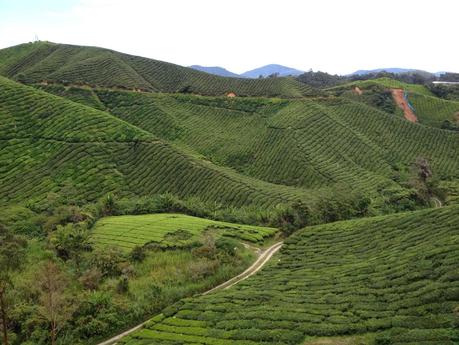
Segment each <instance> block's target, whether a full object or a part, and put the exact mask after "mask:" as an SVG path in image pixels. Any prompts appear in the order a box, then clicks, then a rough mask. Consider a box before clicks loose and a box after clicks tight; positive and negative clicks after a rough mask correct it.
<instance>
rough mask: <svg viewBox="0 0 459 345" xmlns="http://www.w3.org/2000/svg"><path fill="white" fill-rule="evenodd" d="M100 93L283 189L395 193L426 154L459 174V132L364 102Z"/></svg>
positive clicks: (185, 142)
mask: <svg viewBox="0 0 459 345" xmlns="http://www.w3.org/2000/svg"><path fill="white" fill-rule="evenodd" d="M45 89H46V88H45ZM94 92H95V94H96V95H97V97H98V99H99V100H100V102H101V103H102V104H103V106H104V107H106V109H107V110H108V111H110V112H111V113H112V114H113V115H115V116H117V117H119V118H120V119H122V120H124V121H126V122H128V123H131V124H133V125H135V126H137V127H139V128H142V129H144V130H145V131H148V132H149V133H152V134H154V135H155V136H158V137H160V138H162V139H164V140H167V141H171V142H173V143H175V144H177V145H178V146H179V147H181V148H184V149H186V150H190V149H192V150H193V151H194V152H196V153H197V154H198V155H200V156H204V157H205V158H206V159H208V160H210V161H212V162H213V163H215V164H216V165H219V166H222V165H223V166H227V167H231V168H233V169H235V170H236V171H238V172H240V173H241V174H244V175H249V176H252V177H255V178H257V179H261V180H264V181H266V182H271V183H275V184H282V185H289V186H296V187H302V188H314V189H318V188H321V187H329V186H333V185H335V184H340V185H347V186H352V188H357V189H360V190H363V191H365V192H370V193H371V192H373V193H374V192H375V191H376V190H382V189H385V188H393V187H395V186H396V183H395V182H394V181H393V179H392V177H393V176H394V175H395V174H397V173H398V172H399V170H400V169H403V167H409V166H410V164H412V163H413V162H414V161H415V160H416V158H417V157H419V156H422V157H428V159H429V162H430V163H431V165H432V166H433V168H434V171H435V173H436V174H437V175H440V176H443V177H447V176H457V174H458V171H459V165H458V164H459V163H458V161H459V158H458V157H459V145H458V143H459V136H458V133H454V132H439V131H437V130H433V129H431V128H426V127H423V126H418V125H415V124H411V123H407V122H406V121H404V120H403V119H399V118H396V117H394V116H392V115H390V114H386V113H383V112H381V111H378V110H375V109H374V108H372V107H368V106H365V105H363V104H361V103H359V102H351V101H346V100H345V99H322V98H314V99H307V100H282V99H260V98H237V99H228V98H221V97H202V96H185V95H157V94H151V93H135V92H124V91H109V90H103V89H97V90H95V91H94ZM203 128H205V129H206V130H205V131H203V130H202V129H203ZM328 143H333V144H331V145H330V144H328Z"/></svg>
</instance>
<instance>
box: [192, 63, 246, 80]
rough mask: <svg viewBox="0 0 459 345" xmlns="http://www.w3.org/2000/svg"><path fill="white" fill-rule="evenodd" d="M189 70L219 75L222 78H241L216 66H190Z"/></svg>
mask: <svg viewBox="0 0 459 345" xmlns="http://www.w3.org/2000/svg"><path fill="white" fill-rule="evenodd" d="M190 68H193V69H195V70H198V71H201V72H206V73H210V74H215V75H219V76H222V77H237V78H240V77H241V76H240V75H239V74H236V73H233V72H230V71H228V70H227V69H225V68H223V67H218V66H213V67H207V66H200V65H192V66H190Z"/></svg>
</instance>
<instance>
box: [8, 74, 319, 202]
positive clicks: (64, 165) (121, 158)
mask: <svg viewBox="0 0 459 345" xmlns="http://www.w3.org/2000/svg"><path fill="white" fill-rule="evenodd" d="M0 119H1V120H0V123H1V125H0V160H1V162H2V166H1V170H0V181H1V184H0V185H1V186H0V198H1V200H2V201H3V202H9V203H11V202H22V201H25V200H28V199H30V198H39V199H40V198H44V197H45V196H46V194H47V193H48V192H58V191H59V190H60V189H62V188H63V186H64V185H65V184H67V183H70V184H71V185H73V186H75V187H76V188H77V189H78V193H79V194H80V196H81V197H82V198H83V199H84V200H86V201H89V200H94V199H96V198H99V197H100V196H102V195H104V194H105V193H108V192H119V193H121V194H122V195H127V196H129V195H152V194H158V193H164V192H170V193H174V194H176V195H178V196H183V197H190V196H197V197H199V198H200V199H201V200H208V201H212V202H223V203H225V204H228V205H234V206H241V205H247V204H258V205H275V204H277V203H279V202H282V201H286V200H289V199H290V200H293V199H296V198H302V199H309V198H310V197H309V196H308V195H307V194H306V191H302V190H296V189H294V188H290V187H285V186H278V185H273V184H269V183H265V182H262V181H259V180H255V179H253V178H249V177H245V176H243V175H241V174H237V173H235V172H234V171H232V170H230V169H226V168H221V167H218V166H216V165H213V164H211V163H209V162H205V161H203V160H200V159H197V158H194V157H192V156H190V155H188V154H186V153H184V152H182V151H179V150H177V149H175V148H173V147H172V146H170V145H169V144H167V143H165V142H163V141H161V140H160V139H158V138H157V137H155V136H154V135H153V134H151V133H148V132H146V131H144V130H141V129H139V128H138V127H135V126H133V125H131V124H129V123H127V122H125V121H122V120H120V119H118V118H116V117H114V116H112V115H110V114H108V113H106V112H103V111H100V110H96V109H93V108H90V107H87V106H83V105H80V104H78V103H75V102H71V101H68V100H65V99H63V98H61V97H56V96H53V95H50V94H48V93H45V92H42V91H37V90H35V89H34V88H31V87H28V86H23V85H21V84H18V83H16V82H13V81H10V80H8V79H5V78H0Z"/></svg>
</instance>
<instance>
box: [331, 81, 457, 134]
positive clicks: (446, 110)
mask: <svg viewBox="0 0 459 345" xmlns="http://www.w3.org/2000/svg"><path fill="white" fill-rule="evenodd" d="M394 90H401V91H400V92H403V94H404V98H405V99H406V102H408V104H409V106H410V108H411V110H412V111H413V113H414V114H415V116H416V117H417V120H418V122H419V123H420V124H422V125H425V126H430V127H435V128H444V129H446V128H448V127H450V128H449V129H453V128H454V127H456V130H458V129H459V102H457V101H454V100H446V99H443V98H438V97H435V96H434V95H433V94H432V93H431V91H430V90H429V89H428V88H427V87H425V86H424V85H414V84H408V83H403V82H400V81H396V80H393V79H389V78H379V79H372V80H365V81H355V82H351V83H347V84H344V85H339V86H336V87H333V88H330V89H328V91H329V92H332V93H334V94H335V95H339V96H342V97H347V98H349V99H352V100H354V101H361V102H365V103H367V104H370V105H376V106H378V104H379V103H382V101H384V100H383V98H384V94H385V93H387V94H388V93H389V92H390V91H394ZM371 103H373V104H371ZM385 107H386V108H387V100H386V104H385ZM392 112H394V113H397V112H401V110H398V109H396V108H393V110H392ZM445 122H447V123H449V124H450V126H447V124H445Z"/></svg>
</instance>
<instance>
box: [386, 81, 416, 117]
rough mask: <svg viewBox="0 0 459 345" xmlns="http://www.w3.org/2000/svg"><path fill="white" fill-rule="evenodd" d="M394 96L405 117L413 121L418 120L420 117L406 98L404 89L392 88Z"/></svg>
mask: <svg viewBox="0 0 459 345" xmlns="http://www.w3.org/2000/svg"><path fill="white" fill-rule="evenodd" d="M391 92H392V97H393V98H394V101H395V103H397V105H398V107H399V108H401V109H402V110H403V114H404V116H405V119H407V120H408V121H411V122H415V123H416V122H418V118H417V117H416V114H415V113H414V111H413V110H412V109H411V108H410V106H409V104H408V101H407V100H406V98H405V91H404V90H403V89H392V90H391Z"/></svg>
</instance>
